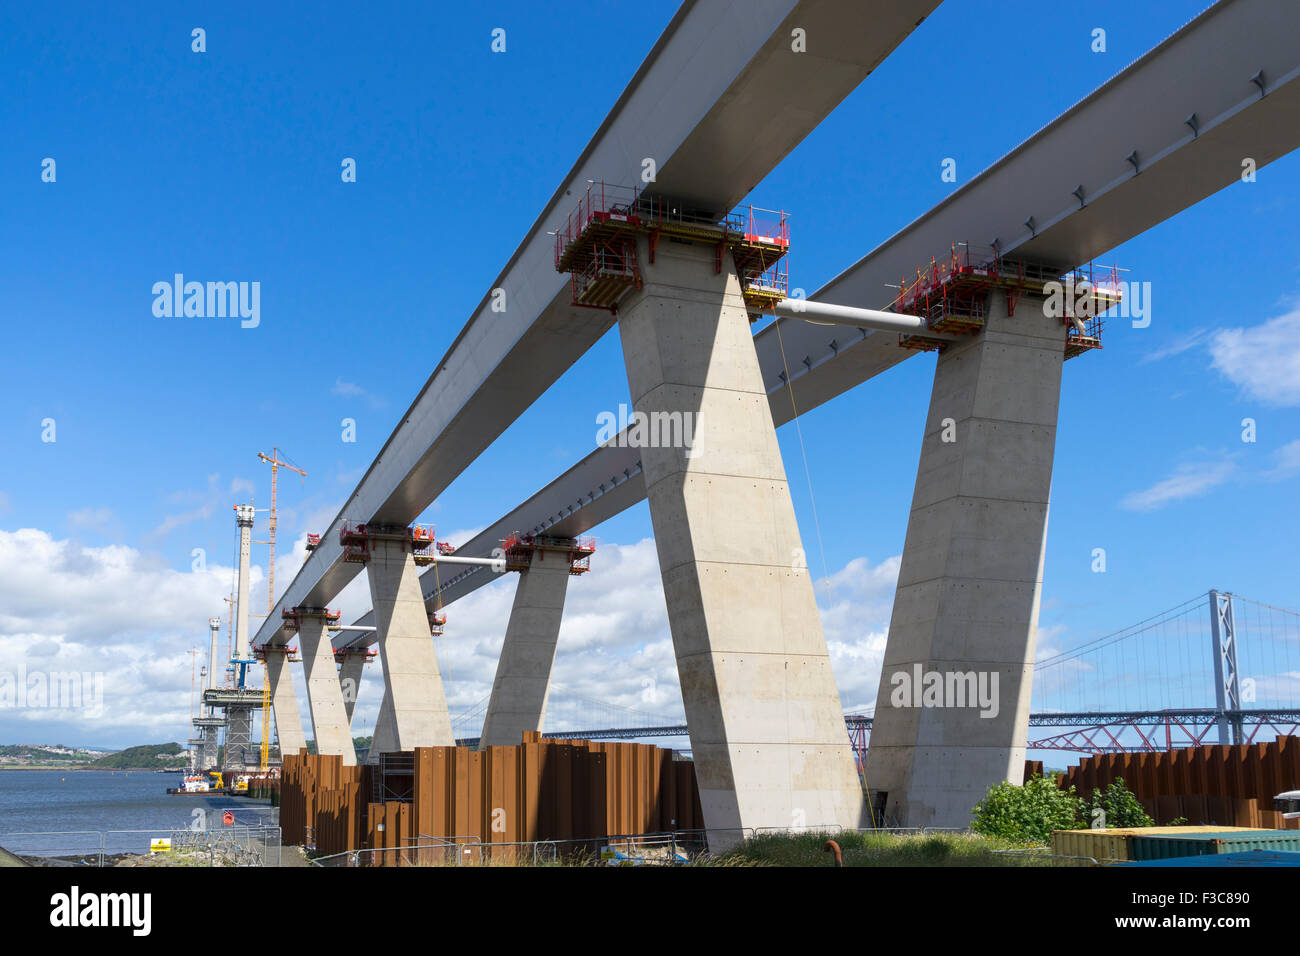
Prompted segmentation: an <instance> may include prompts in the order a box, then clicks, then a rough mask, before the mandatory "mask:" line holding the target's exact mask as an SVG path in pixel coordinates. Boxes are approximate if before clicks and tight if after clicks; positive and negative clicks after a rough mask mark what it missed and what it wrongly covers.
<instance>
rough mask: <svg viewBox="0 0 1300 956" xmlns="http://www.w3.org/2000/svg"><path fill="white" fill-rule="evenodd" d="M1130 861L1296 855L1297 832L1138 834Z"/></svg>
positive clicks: (1299, 846)
mask: <svg viewBox="0 0 1300 956" xmlns="http://www.w3.org/2000/svg"><path fill="white" fill-rule="evenodd" d="M1131 849H1132V856H1131V857H1130V859H1133V860H1163V859H1173V858H1175V857H1180V856H1203V855H1208V854H1219V853H1240V852H1242V851H1245V850H1276V851H1279V852H1283V853H1288V852H1297V853H1300V831H1296V830H1247V831H1244V832H1243V831H1241V830H1235V831H1229V830H1220V831H1217V832H1211V833H1184V834H1162V835H1157V834H1154V833H1149V834H1139V835H1136V836H1134V837H1133V840H1132V843H1131Z"/></svg>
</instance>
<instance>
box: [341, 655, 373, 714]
mask: <svg viewBox="0 0 1300 956" xmlns="http://www.w3.org/2000/svg"><path fill="white" fill-rule="evenodd" d="M341 653H342V655H343V663H341V664H340V665H339V692H340V693H341V694H342V695H343V709H344V711H345V712H346V713H347V715H348V726H349V727H351V726H352V712H353V711H354V710H356V709H357V692H358V691H359V690H360V688H361V671H362V669H363V668H364V667H365V666H366V654H367V651H366V650H364V649H360V650H353V649H349V650H346V651H343V652H341Z"/></svg>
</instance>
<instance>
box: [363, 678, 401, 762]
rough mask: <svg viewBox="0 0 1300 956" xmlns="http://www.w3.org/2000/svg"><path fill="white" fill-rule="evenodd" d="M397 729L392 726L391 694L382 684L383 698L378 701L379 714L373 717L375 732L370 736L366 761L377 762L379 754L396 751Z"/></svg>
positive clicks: (385, 685)
mask: <svg viewBox="0 0 1300 956" xmlns="http://www.w3.org/2000/svg"><path fill="white" fill-rule="evenodd" d="M398 749H400V748H398V746H397V731H396V730H395V729H394V727H393V694H392V692H391V691H390V690H389V689H388V684H387V682H385V684H384V698H383V700H382V701H380V703H379V714H378V716H376V717H375V732H374V734H373V735H372V736H371V738H370V751H369V753H368V754H367V755H366V763H368V764H377V763H379V755H380V754H390V753H393V752H395V751H397V750H398Z"/></svg>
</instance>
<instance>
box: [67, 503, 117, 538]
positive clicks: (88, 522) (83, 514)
mask: <svg viewBox="0 0 1300 956" xmlns="http://www.w3.org/2000/svg"><path fill="white" fill-rule="evenodd" d="M68 527H70V528H74V529H77V530H82V531H98V532H99V533H101V534H107V533H109V532H111V531H114V530H116V529H117V527H118V523H117V520H116V519H115V518H114V516H113V509H111V508H81V509H80V510H78V511H69V512H68Z"/></svg>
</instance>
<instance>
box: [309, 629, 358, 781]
mask: <svg viewBox="0 0 1300 956" xmlns="http://www.w3.org/2000/svg"><path fill="white" fill-rule="evenodd" d="M298 640H299V643H300V644H301V645H302V668H303V671H304V672H305V674H306V677H307V703H308V705H309V706H310V708H311V724H312V729H313V731H314V733H315V737H316V752H317V753H318V754H330V755H333V754H341V755H342V757H343V765H344V766H345V767H351V766H354V765H355V764H356V762H357V755H356V751H355V750H353V748H352V731H351V729H350V723H349V720H348V715H347V710H346V709H345V707H344V704H343V694H342V692H341V690H340V688H339V679H338V668H337V665H336V664H335V663H334V648H333V647H332V646H331V645H330V635H329V622H328V620H327V619H326V616H325V613H324V612H323V611H322V612H321V613H319V614H313V613H311V612H306V611H302V612H300V614H299V624H298Z"/></svg>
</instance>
